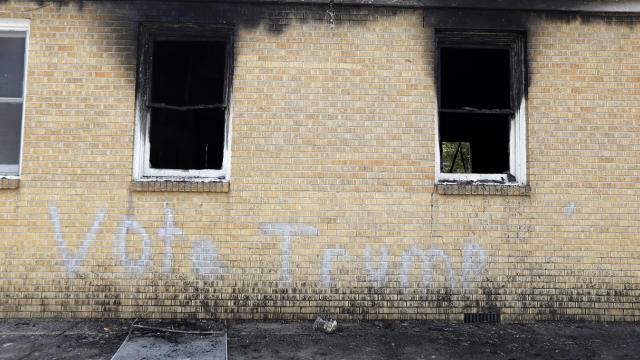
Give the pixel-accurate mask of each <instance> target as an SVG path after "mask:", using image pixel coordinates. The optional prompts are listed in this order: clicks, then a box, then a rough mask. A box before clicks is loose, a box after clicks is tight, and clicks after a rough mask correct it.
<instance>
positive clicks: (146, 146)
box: [133, 23, 233, 181]
mask: <svg viewBox="0 0 640 360" xmlns="http://www.w3.org/2000/svg"><path fill="white" fill-rule="evenodd" d="M156 40H170V41H224V42H225V44H226V46H225V70H224V72H225V73H224V84H222V86H223V100H222V101H223V102H222V103H221V104H209V105H207V106H209V107H217V108H222V109H224V112H225V114H224V121H225V124H224V146H223V159H222V167H221V169H190V170H183V169H160V168H153V167H152V166H151V162H150V155H151V152H150V151H151V143H150V141H149V134H150V132H149V131H150V124H151V110H152V108H154V107H168V108H171V106H165V105H164V104H152V102H151V88H152V81H151V79H152V75H153V69H152V67H153V66H152V60H153V42H154V41H156ZM138 46H139V49H138V59H139V63H138V76H137V85H136V89H137V91H136V104H137V106H136V137H135V140H134V141H135V147H134V149H135V150H134V173H133V179H134V180H136V181H154V180H160V181H162V180H172V181H228V180H229V170H230V145H231V144H230V136H229V134H230V133H231V82H232V71H233V26H229V25H208V24H157V23H145V24H142V25H141V26H140V38H139V41H138ZM186 107H189V106H186ZM195 107H198V106H195ZM195 107H194V108H195Z"/></svg>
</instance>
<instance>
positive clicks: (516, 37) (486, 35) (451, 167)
mask: <svg viewBox="0 0 640 360" xmlns="http://www.w3.org/2000/svg"><path fill="white" fill-rule="evenodd" d="M524 56H525V42H524V35H523V34H522V33H520V32H493V31H468V30H464V31H453V30H446V31H437V32H436V43H435V58H436V59H435V60H436V79H437V91H438V111H437V112H436V126H437V129H436V136H437V138H436V181H437V182H439V183H450V182H452V183H459V182H475V181H479V182H483V183H496V184H518V185H524V184H525V183H526V120H525V113H526V111H525V91H524V86H525V68H524Z"/></svg>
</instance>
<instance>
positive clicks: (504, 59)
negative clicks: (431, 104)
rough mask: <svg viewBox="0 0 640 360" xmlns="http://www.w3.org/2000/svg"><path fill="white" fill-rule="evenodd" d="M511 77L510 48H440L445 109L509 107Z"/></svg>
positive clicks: (442, 102) (443, 105)
mask: <svg viewBox="0 0 640 360" xmlns="http://www.w3.org/2000/svg"><path fill="white" fill-rule="evenodd" d="M510 81H511V66H509V50H507V49H470V48H441V49H440V83H441V89H442V90H441V93H440V96H441V99H440V103H441V106H442V107H443V108H445V109H510V108H511V105H510V104H511V101H510V95H509V94H510V92H511V85H510Z"/></svg>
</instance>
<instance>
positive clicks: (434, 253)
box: [400, 246, 456, 288]
mask: <svg viewBox="0 0 640 360" xmlns="http://www.w3.org/2000/svg"><path fill="white" fill-rule="evenodd" d="M411 256H413V257H414V258H417V259H418V260H419V261H421V263H422V276H423V281H424V284H425V285H426V286H429V285H431V277H432V271H433V264H434V263H435V261H436V260H437V259H438V258H440V259H442V262H444V264H445V266H446V269H447V273H448V278H449V284H450V285H451V287H452V288H455V287H456V279H455V277H454V274H453V268H452V266H451V260H450V259H449V257H448V256H447V254H445V253H444V251H442V250H441V249H439V248H437V247H435V246H434V247H432V248H431V249H429V250H427V252H426V253H425V252H424V251H422V249H419V248H417V247H413V248H411V249H409V250H406V251H404V252H403V253H402V272H401V273H400V281H401V283H402V285H403V286H408V285H409V281H408V274H409V266H410V265H411V264H412V263H413V261H411Z"/></svg>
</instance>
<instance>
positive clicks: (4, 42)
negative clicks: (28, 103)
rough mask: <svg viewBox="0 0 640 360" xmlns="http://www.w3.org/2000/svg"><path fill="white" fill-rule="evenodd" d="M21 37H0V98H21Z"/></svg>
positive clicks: (22, 43) (22, 73) (22, 55)
mask: <svg viewBox="0 0 640 360" xmlns="http://www.w3.org/2000/svg"><path fill="white" fill-rule="evenodd" d="M24 50H25V39H24V38H23V37H0V97H12V98H21V97H22V78H23V75H24Z"/></svg>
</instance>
